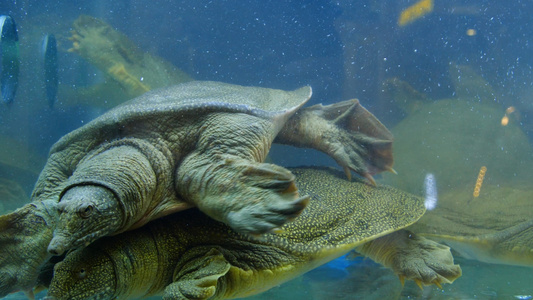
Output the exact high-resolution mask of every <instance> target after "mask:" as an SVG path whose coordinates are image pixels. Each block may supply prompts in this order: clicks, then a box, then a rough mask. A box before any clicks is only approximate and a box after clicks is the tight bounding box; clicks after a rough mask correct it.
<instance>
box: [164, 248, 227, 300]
mask: <svg viewBox="0 0 533 300" xmlns="http://www.w3.org/2000/svg"><path fill="white" fill-rule="evenodd" d="M230 267H231V265H230V263H229V262H228V261H227V260H226V259H225V258H224V256H223V255H222V254H221V253H220V252H219V251H218V250H216V249H214V248H213V249H211V250H210V251H209V252H207V253H206V254H205V255H203V256H200V257H195V258H194V259H192V260H191V261H189V262H188V263H186V264H185V265H184V266H182V267H180V268H179V269H176V270H175V273H174V283H171V284H169V285H168V286H167V287H166V288H165V292H164V295H163V299H164V300H171V299H172V300H174V299H210V298H211V297H212V296H213V295H215V293H216V292H217V283H218V279H219V278H220V277H222V276H224V275H226V273H228V271H229V269H230Z"/></svg>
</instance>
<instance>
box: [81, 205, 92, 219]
mask: <svg viewBox="0 0 533 300" xmlns="http://www.w3.org/2000/svg"><path fill="white" fill-rule="evenodd" d="M93 210H94V207H93V206H92V205H87V206H82V207H80V209H79V210H78V214H79V215H80V217H82V218H84V219H87V218H88V217H89V216H90V215H91V214H92V212H93Z"/></svg>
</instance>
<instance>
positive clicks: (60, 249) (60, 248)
mask: <svg viewBox="0 0 533 300" xmlns="http://www.w3.org/2000/svg"><path fill="white" fill-rule="evenodd" d="M66 245H67V239H66V238H65V237H64V236H62V235H58V236H54V238H53V239H52V241H51V242H50V244H49V245H48V253H50V254H52V255H55V256H59V255H63V253H65V250H66V249H67V247H66Z"/></svg>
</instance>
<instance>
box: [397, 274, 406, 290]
mask: <svg viewBox="0 0 533 300" xmlns="http://www.w3.org/2000/svg"><path fill="white" fill-rule="evenodd" d="M398 278H400V283H401V284H402V287H403V286H404V285H405V276H404V275H401V274H399V275H398Z"/></svg>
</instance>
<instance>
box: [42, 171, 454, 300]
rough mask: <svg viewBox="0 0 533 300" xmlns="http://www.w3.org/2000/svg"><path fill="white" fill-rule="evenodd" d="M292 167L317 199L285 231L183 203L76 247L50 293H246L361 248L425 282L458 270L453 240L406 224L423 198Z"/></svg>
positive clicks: (412, 219)
mask: <svg viewBox="0 0 533 300" xmlns="http://www.w3.org/2000/svg"><path fill="white" fill-rule="evenodd" d="M292 172H293V173H294V174H295V175H296V178H297V185H298V187H299V189H300V190H301V191H302V192H304V193H308V194H309V195H311V200H310V202H309V205H308V209H306V210H305V211H304V212H303V213H302V215H301V216H300V217H298V218H297V219H296V220H295V221H294V222H291V223H288V224H286V225H284V226H283V227H282V228H281V229H282V231H281V232H280V233H277V234H273V233H268V234H265V235H263V236H261V237H259V238H254V237H252V236H249V235H242V234H239V233H236V232H234V231H233V230H231V229H230V228H229V227H227V226H226V225H225V224H223V223H220V222H217V221H215V220H213V219H211V218H208V217H207V216H206V215H204V214H203V213H201V212H200V211H198V210H196V209H194V210H187V211H183V212H180V213H179V214H178V215H177V216H175V217H171V216H169V217H166V218H162V219H159V220H156V221H154V222H151V223H149V224H147V225H146V226H144V227H142V228H139V229H137V230H135V231H130V232H126V233H123V234H120V235H118V236H116V237H112V238H102V239H100V240H99V241H97V242H95V243H93V244H91V245H89V246H88V247H86V248H83V249H78V250H74V251H72V252H69V253H68V254H67V256H66V258H65V259H64V260H63V261H62V262H60V263H58V264H56V266H55V268H54V276H53V279H52V283H51V285H50V287H49V293H48V297H47V298H45V299H55V300H61V299H72V300H74V299H89V298H90V299H96V298H97V299H130V298H133V297H134V298H144V297H148V296H151V295H157V294H163V299H207V298H209V299H223V298H235V297H246V296H250V295H253V294H256V293H260V292H262V291H265V290H267V289H269V288H271V287H273V286H275V285H277V284H280V283H282V282H284V281H287V280H289V279H291V278H294V277H296V276H298V275H300V274H302V273H304V272H306V271H308V270H310V269H313V268H315V267H317V266H319V265H321V264H323V263H325V262H327V261H329V260H331V259H334V258H336V257H338V256H340V255H342V254H344V253H346V252H348V251H350V250H352V249H354V248H355V249H356V250H357V251H358V252H359V253H361V254H363V255H365V256H368V257H370V258H372V259H373V260H376V261H378V262H380V263H382V264H383V265H384V266H386V267H389V268H392V269H393V270H394V271H395V272H396V274H398V275H399V276H400V278H401V279H403V278H407V279H412V280H415V281H416V282H417V283H418V284H436V285H439V286H440V285H441V284H442V283H451V282H452V281H454V280H455V279H456V278H458V277H459V276H460V275H461V269H460V267H459V266H457V265H454V264H453V257H452V255H451V252H450V251H449V248H448V247H445V246H442V245H440V244H437V243H435V242H432V241H430V240H427V239H424V238H421V237H417V236H416V235H415V234H412V233H409V232H408V231H406V230H400V229H402V228H403V227H405V226H407V225H409V224H411V223H413V222H415V221H416V220H417V219H418V218H419V217H420V216H421V215H422V214H423V213H424V211H425V207H424V203H423V200H422V199H420V198H418V197H415V196H412V195H410V194H407V193H404V192H402V191H400V190H396V189H393V188H390V187H386V186H378V187H372V186H369V185H367V184H365V183H363V182H361V181H355V182H349V181H347V180H345V179H344V178H343V176H341V173H340V172H338V171H332V170H326V169H307V168H301V169H293V170H292Z"/></svg>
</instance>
